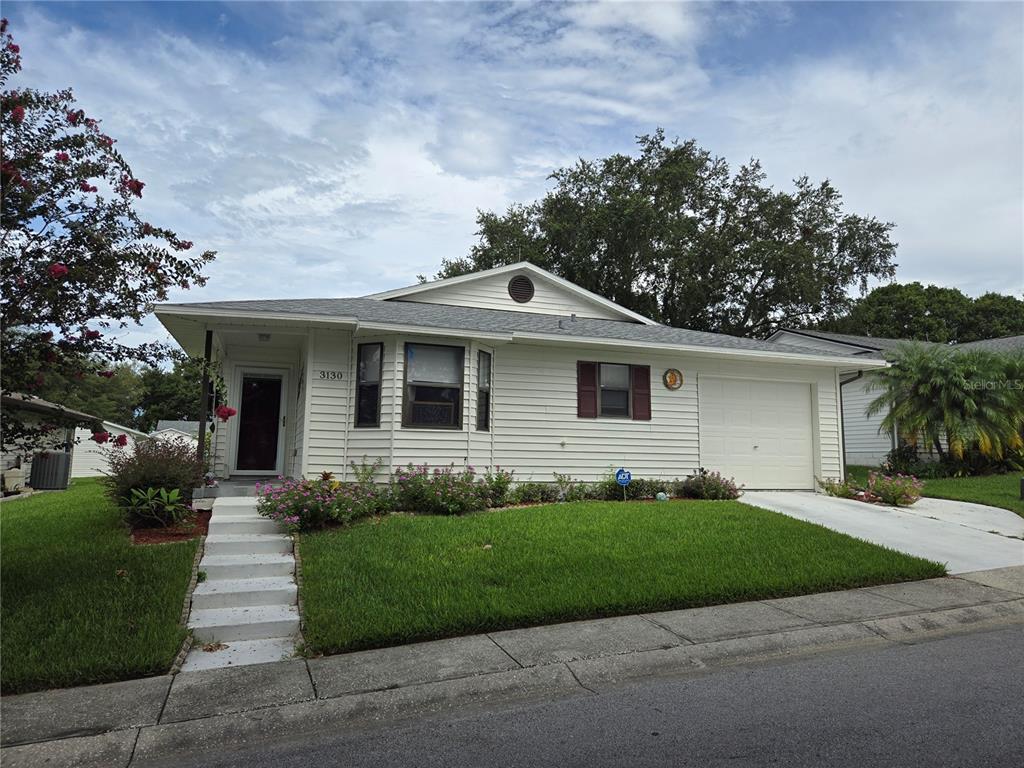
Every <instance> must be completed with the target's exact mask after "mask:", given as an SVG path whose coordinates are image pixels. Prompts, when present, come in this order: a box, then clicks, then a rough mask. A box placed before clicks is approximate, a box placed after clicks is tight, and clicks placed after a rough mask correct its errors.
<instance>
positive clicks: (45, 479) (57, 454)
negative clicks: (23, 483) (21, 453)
mask: <svg viewBox="0 0 1024 768" xmlns="http://www.w3.org/2000/svg"><path fill="white" fill-rule="evenodd" d="M70 479H71V453H70V452H69V451H39V453H37V454H35V455H34V456H33V457H32V471H31V473H30V474H29V480H28V484H29V485H31V486H32V488H34V489H35V490H37V491H62V490H64V489H65V488H67V487H68V481H69V480H70Z"/></svg>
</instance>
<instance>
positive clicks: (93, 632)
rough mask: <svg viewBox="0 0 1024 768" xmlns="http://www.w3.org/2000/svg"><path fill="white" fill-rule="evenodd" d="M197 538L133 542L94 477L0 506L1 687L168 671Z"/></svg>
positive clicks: (22, 687)
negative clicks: (150, 543) (148, 542)
mask: <svg viewBox="0 0 1024 768" xmlns="http://www.w3.org/2000/svg"><path fill="white" fill-rule="evenodd" d="M196 546H197V541H195V540H193V541H188V542H182V543H176V544H158V545H153V546H144V547H142V546H140V547H136V546H132V544H131V542H130V540H129V538H128V532H127V530H126V529H125V528H124V527H123V525H122V524H121V519H120V515H119V513H118V511H117V509H116V508H115V507H114V506H113V505H112V504H111V503H110V502H109V501H108V500H107V499H106V497H105V496H104V495H103V488H102V486H101V485H100V484H99V482H98V481H96V480H76V481H74V482H73V484H72V486H71V488H70V489H69V490H67V491H64V492H53V493H41V494H37V495H33V496H31V497H29V498H25V499H8V500H5V501H4V502H3V503H2V506H0V598H2V606H0V620H2V623H0V644H2V646H3V666H2V670H0V687H2V690H3V692H4V693H15V692H21V691H30V690H36V689H40V688H53V687H61V686H69V685H82V684H85V683H100V682H108V681H112V680H123V679H126V678H131V677H140V676H143V675H152V674H159V673H162V672H166V671H167V670H168V669H169V667H170V665H171V662H172V661H173V660H174V656H175V654H176V653H177V652H178V648H179V647H180V645H181V642H182V640H183V639H184V637H185V630H184V629H183V628H182V627H181V626H179V624H178V620H179V619H180V616H181V608H182V601H183V600H184V599H185V590H186V589H187V588H188V581H189V577H190V575H191V571H192V561H193V558H194V556H195V551H196Z"/></svg>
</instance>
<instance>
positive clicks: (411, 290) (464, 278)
mask: <svg viewBox="0 0 1024 768" xmlns="http://www.w3.org/2000/svg"><path fill="white" fill-rule="evenodd" d="M518 271H523V272H530V273H532V274H533V275H535V276H536V277H539V278H541V279H542V280H548V281H549V282H552V283H554V284H555V285H558V286H561V287H562V288H565V289H566V290H567V291H570V292H572V293H574V294H576V295H577V296H579V297H580V298H582V299H585V300H586V301H589V302H590V303H592V304H597V305H599V306H601V307H604V308H605V309H610V310H611V311H613V312H617V313H618V314H620V315H622V316H623V317H628V318H630V319H632V320H636V321H637V322H638V323H643V324H644V325H658V323H657V322H655V321H654V320H652V319H651V318H649V317H644V316H643V315H641V314H639V313H637V312H634V311H632V310H630V309H626V308H625V307H623V306H621V305H619V304H616V303H615V302H614V301H611V300H610V299H606V298H605V297H604V296H599V295H598V294H596V293H594V292H593V291H588V290H587V289H586V288H581V287H580V286H578V285H576V284H575V283H571V282H569V281H568V280H566V279H565V278H562V277H559V276H558V275H555V274H552V273H551V272H548V271H547V270H546V269H541V268H540V267H538V266H537V265H535V264H531V263H530V262H528V261H519V262H516V263H515V264H506V265H505V266H503V267H494V268H493V269H485V270H482V271H480V272H470V273H469V274H468V275H459V276H458V277H448V278H445V279H444V280H433V281H431V282H428V283H420V284H419V285H410V286H407V287H405V288H396V289H394V290H391V291H383V292H381V293H371V294H369V295H368V296H364V297H363V298H366V299H380V300H383V301H386V300H388V299H399V298H403V297H406V296H413V295H415V294H418V293H422V292H423V291H430V290H433V289H434V288H447V287H448V286H451V285H460V284H461V283H468V282H472V281H473V280H479V279H481V278H484V277H492V276H494V275H501V274H505V273H507V272H518Z"/></svg>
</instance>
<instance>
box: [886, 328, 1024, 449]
mask: <svg viewBox="0 0 1024 768" xmlns="http://www.w3.org/2000/svg"><path fill="white" fill-rule="evenodd" d="M890 362H891V363H892V364H891V366H890V367H888V368H886V369H884V370H881V371H877V372H874V373H872V374H869V376H870V377H871V378H870V384H869V385H870V386H871V388H873V389H878V390H881V394H880V395H879V397H878V398H876V399H875V400H874V402H872V403H871V405H870V406H869V407H868V414H869V415H874V414H877V413H883V412H884V413H885V417H884V418H883V419H882V426H883V427H884V428H885V429H888V430H890V431H893V432H895V431H896V430H897V429H898V430H899V433H898V434H901V435H905V436H906V437H907V438H908V439H909V440H910V441H911V442H914V443H917V442H918V441H919V440H922V441H923V442H924V443H925V444H927V445H930V446H933V447H934V448H935V450H936V452H937V453H938V455H939V458H940V459H945V458H946V456H947V454H946V449H945V448H944V447H943V441H945V443H946V445H947V446H948V450H949V455H951V456H952V457H953V458H954V459H957V460H960V459H962V458H963V456H964V454H965V452H967V451H970V450H977V451H978V452H980V453H981V454H982V455H983V456H985V457H987V458H991V459H1001V458H1003V457H1004V456H1005V454H1006V451H1007V450H1008V449H1019V448H1021V447H1022V445H1024V443H1022V440H1021V431H1022V429H1024V354H1019V353H1016V354H999V353H995V352H990V351H987V350H971V351H964V352H959V351H956V350H955V348H950V347H943V346H939V345H924V344H905V345H901V346H900V347H899V348H898V349H897V350H896V352H895V353H894V354H893V355H892V357H891V358H890Z"/></svg>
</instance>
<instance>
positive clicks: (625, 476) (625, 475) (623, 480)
mask: <svg viewBox="0 0 1024 768" xmlns="http://www.w3.org/2000/svg"><path fill="white" fill-rule="evenodd" d="M632 479H633V475H632V474H631V473H630V471H629V470H628V469H625V468H624V467H619V469H618V471H617V472H616V473H615V482H616V483H618V484H619V485H629V481H630V480H632Z"/></svg>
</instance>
